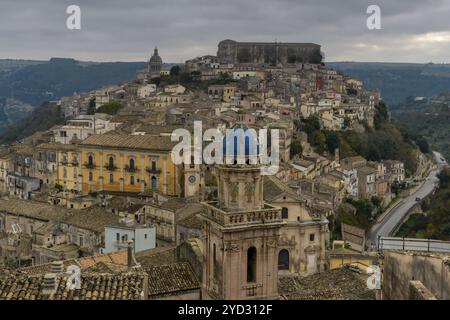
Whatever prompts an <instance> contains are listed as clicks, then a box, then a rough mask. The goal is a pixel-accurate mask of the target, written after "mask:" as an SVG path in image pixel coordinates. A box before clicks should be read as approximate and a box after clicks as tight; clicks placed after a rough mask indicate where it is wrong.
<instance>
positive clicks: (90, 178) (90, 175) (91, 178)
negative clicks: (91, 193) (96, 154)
mask: <svg viewBox="0 0 450 320" xmlns="http://www.w3.org/2000/svg"><path fill="white" fill-rule="evenodd" d="M92 180H93V177H92V172H89V181H92Z"/></svg>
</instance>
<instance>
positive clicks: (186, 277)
mask: <svg viewBox="0 0 450 320" xmlns="http://www.w3.org/2000/svg"><path fill="white" fill-rule="evenodd" d="M146 271H147V273H148V288H149V290H148V295H149V296H157V295H171V294H174V293H179V292H180V291H188V290H195V289H199V288H200V283H199V281H198V279H197V277H196V276H195V274H194V271H193V270H192V268H191V266H190V264H189V263H188V262H176V263H171V264H166V265H160V266H153V267H150V268H148V269H146Z"/></svg>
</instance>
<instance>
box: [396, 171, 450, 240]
mask: <svg viewBox="0 0 450 320" xmlns="http://www.w3.org/2000/svg"><path fill="white" fill-rule="evenodd" d="M439 180H440V185H439V189H438V190H437V192H436V193H435V194H434V195H432V196H431V197H430V198H428V199H426V200H425V201H424V203H423V204H422V210H423V211H424V214H412V215H411V216H410V218H409V219H408V220H407V221H406V222H405V223H404V224H403V225H402V226H401V228H400V230H399V231H398V233H397V236H399V237H410V238H422V239H436V240H444V241H450V169H449V168H446V169H444V170H443V171H442V172H441V173H440V174H439Z"/></svg>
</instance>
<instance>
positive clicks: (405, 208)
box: [368, 151, 447, 246]
mask: <svg viewBox="0 0 450 320" xmlns="http://www.w3.org/2000/svg"><path fill="white" fill-rule="evenodd" d="M433 155H434V157H435V160H436V163H437V169H435V170H432V171H431V172H430V173H429V175H428V176H427V178H426V179H425V180H424V181H423V183H422V185H421V186H420V187H419V188H418V189H417V190H416V191H415V192H414V193H412V194H411V195H409V196H408V197H406V198H404V199H402V200H401V201H400V202H399V203H398V204H397V205H396V206H395V207H393V208H392V209H390V212H389V213H388V214H387V215H386V216H385V217H384V218H383V220H381V221H380V222H379V223H376V224H375V225H374V226H373V227H372V228H371V230H370V233H369V236H368V245H369V246H370V244H374V245H376V243H377V239H378V237H379V236H384V237H387V236H393V235H392V233H393V232H394V231H395V229H396V228H397V226H398V224H399V223H401V221H402V220H403V219H404V218H405V216H406V215H407V214H408V212H409V210H410V209H411V208H412V207H413V206H414V205H415V204H416V203H417V200H418V199H423V198H425V197H427V196H428V195H429V194H431V193H432V192H433V191H434V190H435V189H436V188H437V186H438V184H439V179H438V178H437V174H438V173H439V172H440V171H441V170H442V168H443V167H444V166H446V165H447V162H446V161H445V159H444V157H443V156H442V155H441V154H440V153H439V152H436V151H433Z"/></svg>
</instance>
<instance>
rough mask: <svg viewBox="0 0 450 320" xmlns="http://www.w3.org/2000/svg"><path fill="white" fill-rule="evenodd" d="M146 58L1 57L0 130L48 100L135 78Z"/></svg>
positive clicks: (142, 67)
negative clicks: (105, 59) (140, 60)
mask: <svg viewBox="0 0 450 320" xmlns="http://www.w3.org/2000/svg"><path fill="white" fill-rule="evenodd" d="M144 68H145V62H106V63H97V62H80V61H76V60H74V59H65V58H52V59H50V60H49V61H36V60H12V59H3V60H1V59H0V132H2V131H3V130H5V129H6V127H7V126H8V125H10V124H12V123H14V122H16V121H18V120H22V119H24V118H25V117H26V116H27V115H29V114H30V112H31V111H32V110H33V107H37V106H40V105H41V104H42V103H43V102H45V101H52V100H57V99H60V98H61V97H64V96H70V95H72V94H73V93H74V92H84V91H91V90H94V89H97V88H99V87H102V86H104V85H107V84H117V83H121V82H124V81H128V80H132V79H135V78H136V73H137V72H138V71H139V70H142V69H144Z"/></svg>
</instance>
